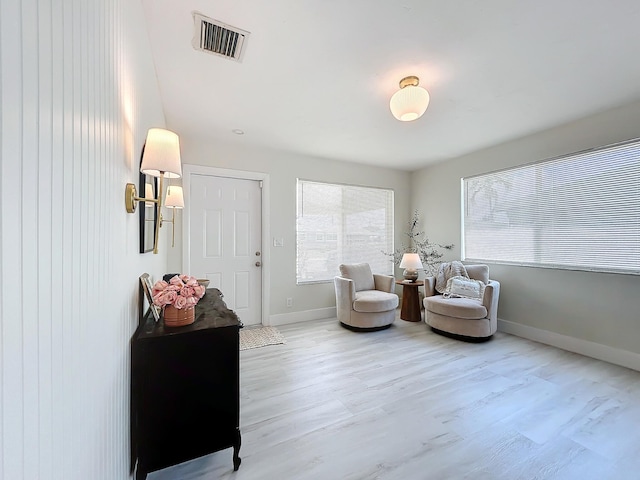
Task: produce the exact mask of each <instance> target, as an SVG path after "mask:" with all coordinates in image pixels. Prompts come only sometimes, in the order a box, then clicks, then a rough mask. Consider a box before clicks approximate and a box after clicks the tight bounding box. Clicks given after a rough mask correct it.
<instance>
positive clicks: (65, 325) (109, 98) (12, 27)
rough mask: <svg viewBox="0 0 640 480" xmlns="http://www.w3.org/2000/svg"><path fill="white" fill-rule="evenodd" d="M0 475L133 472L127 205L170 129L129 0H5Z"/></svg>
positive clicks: (0, 16)
mask: <svg viewBox="0 0 640 480" xmlns="http://www.w3.org/2000/svg"><path fill="white" fill-rule="evenodd" d="M0 36H1V38H0V80H1V83H0V98H1V102H2V107H1V113H0V127H1V128H0V135H1V137H0V141H1V143H0V155H1V156H0V169H1V177H0V201H1V205H0V215H1V217H0V271H1V277H0V278H1V285H0V362H1V366H0V415H1V424H0V432H1V433H0V479H5V480H20V479H27V480H33V479H40V480H45V479H60V480H62V479H64V480H88V479H91V480H99V479H104V480H114V479H125V478H128V477H129V424H128V421H129V340H130V338H131V335H132V333H133V331H134V328H135V326H136V323H137V296H138V276H139V275H140V274H141V273H143V272H145V271H147V272H149V273H151V274H152V275H154V276H157V275H159V274H161V273H163V272H164V271H165V269H166V253H165V254H164V255H157V256H153V255H152V254H146V255H140V254H139V253H138V217H137V215H130V214H127V213H126V211H125V208H124V186H125V183H126V182H136V183H137V178H138V173H137V171H138V162H139V156H140V150H141V146H142V144H143V142H144V137H145V134H146V131H147V129H148V128H149V127H151V126H161V125H163V124H164V116H163V112H162V109H161V104H160V100H159V93H158V89H157V84H156V79H155V72H154V68H153V65H152V63H151V54H150V49H149V45H148V41H147V37H146V29H145V28H144V23H143V15H142V10H141V6H140V4H139V2H138V1H134V0H68V1H67V0H65V1H59V2H46V1H38V0H2V2H1V3H0Z"/></svg>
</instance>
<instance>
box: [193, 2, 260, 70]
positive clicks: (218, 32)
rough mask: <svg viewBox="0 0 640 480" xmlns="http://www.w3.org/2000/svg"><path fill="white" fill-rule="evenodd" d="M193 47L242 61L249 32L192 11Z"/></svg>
mask: <svg viewBox="0 0 640 480" xmlns="http://www.w3.org/2000/svg"><path fill="white" fill-rule="evenodd" d="M193 24H194V31H193V40H192V42H191V43H192V44H193V48H195V49H196V50H201V51H203V52H208V53H213V54H214V55H219V56H221V57H225V58H229V59H231V60H235V61H237V62H241V61H242V56H243V53H244V50H245V46H246V43H247V39H248V37H249V32H246V31H244V30H240V29H239V28H236V27H232V26H231V25H227V24H226V23H222V22H220V21H219V20H214V19H213V18H208V17H205V16H204V15H202V14H201V13H198V12H193Z"/></svg>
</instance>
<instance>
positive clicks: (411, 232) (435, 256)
mask: <svg viewBox="0 0 640 480" xmlns="http://www.w3.org/2000/svg"><path fill="white" fill-rule="evenodd" d="M419 220H420V214H419V213H418V211H417V210H415V211H414V212H413V217H412V218H411V220H410V221H409V223H408V229H407V231H406V232H405V235H406V236H407V238H408V241H407V243H405V242H402V245H401V246H400V247H399V248H396V249H395V251H394V252H391V253H387V252H382V253H384V254H385V255H386V256H388V257H389V259H390V261H392V262H393V263H394V264H395V266H396V267H397V266H399V265H400V261H401V260H402V256H403V255H404V254H405V253H417V254H418V255H420V261H421V262H422V266H423V267H424V271H425V273H426V274H427V275H428V276H432V275H435V274H436V273H437V272H438V267H439V266H440V263H442V262H441V260H440V259H441V258H442V257H443V256H444V253H443V252H442V250H451V249H453V247H454V245H453V244H451V245H441V244H439V243H432V242H430V241H429V238H428V237H427V235H426V234H425V232H424V231H423V230H420V229H419V228H418V223H419Z"/></svg>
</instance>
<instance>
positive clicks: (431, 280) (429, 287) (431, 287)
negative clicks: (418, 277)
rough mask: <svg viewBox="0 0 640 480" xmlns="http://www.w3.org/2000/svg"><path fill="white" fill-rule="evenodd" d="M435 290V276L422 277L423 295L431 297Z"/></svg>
mask: <svg viewBox="0 0 640 480" xmlns="http://www.w3.org/2000/svg"><path fill="white" fill-rule="evenodd" d="M437 293H438V292H436V277H427V278H425V279H424V296H425V297H433V296H434V295H436V294H437Z"/></svg>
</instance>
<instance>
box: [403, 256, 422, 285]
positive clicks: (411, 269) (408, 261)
mask: <svg viewBox="0 0 640 480" xmlns="http://www.w3.org/2000/svg"><path fill="white" fill-rule="evenodd" d="M400 268H404V269H405V270H404V272H403V273H402V276H403V277H404V279H405V281H407V282H415V281H416V280H417V279H418V269H422V268H424V267H423V266H422V262H421V261H420V255H418V254H417V253H405V254H404V255H402V260H401V261H400Z"/></svg>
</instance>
